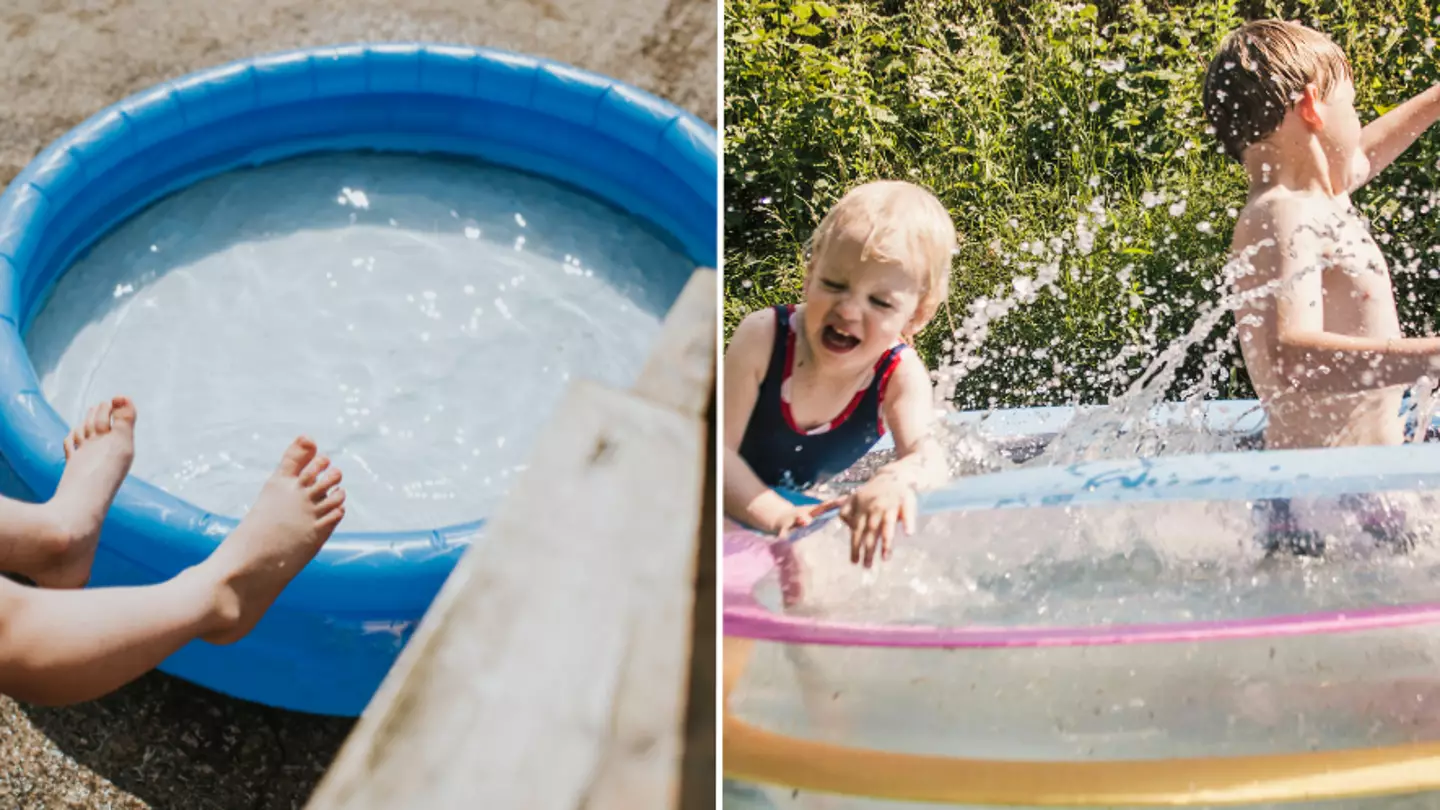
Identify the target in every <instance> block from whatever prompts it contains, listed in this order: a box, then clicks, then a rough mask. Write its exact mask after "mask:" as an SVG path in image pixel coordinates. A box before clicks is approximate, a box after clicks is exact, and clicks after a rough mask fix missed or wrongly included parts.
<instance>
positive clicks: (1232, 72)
mask: <svg viewBox="0 0 1440 810" xmlns="http://www.w3.org/2000/svg"><path fill="white" fill-rule="evenodd" d="M1352 76H1353V73H1352V71H1351V69H1350V60H1348V59H1346V58H1345V52H1344V51H1342V50H1340V46H1338V45H1336V44H1335V43H1334V42H1332V41H1331V40H1330V38H1329V37H1327V36H1325V35H1324V34H1322V33H1320V32H1319V31H1316V30H1314V29H1312V28H1306V27H1305V26H1303V25H1300V24H1299V23H1292V22H1283V21H1281V20H1256V21H1255V22H1249V23H1246V24H1244V25H1242V26H1240V27H1239V28H1237V29H1235V30H1234V31H1231V32H1230V34H1229V35H1228V36H1226V37H1225V40H1224V41H1223V42H1221V43H1220V49H1219V51H1218V52H1217V53H1216V54H1215V58H1214V59H1213V60H1211V62H1210V67H1209V69H1208V70H1206V71H1205V90H1204V101H1203V103H1204V106H1205V117H1206V118H1208V119H1209V120H1210V125H1211V126H1213V127H1214V128H1215V136H1216V137H1217V138H1219V139H1220V144H1221V146H1223V147H1224V148H1225V154H1227V155H1229V156H1230V157H1232V158H1234V159H1235V160H1237V161H1241V162H1243V161H1244V157H1243V156H1244V154H1245V149H1246V148H1247V147H1249V146H1250V145H1251V144H1253V143H1256V142H1257V141H1262V140H1264V139H1265V138H1267V137H1269V136H1270V134H1271V133H1272V132H1274V131H1275V130H1276V129H1279V128H1280V122H1281V121H1283V120H1284V119H1285V114H1286V113H1287V112H1289V111H1290V109H1291V108H1292V107H1294V106H1295V102H1296V101H1298V100H1299V99H1300V96H1301V95H1302V94H1303V93H1304V92H1305V87H1306V85H1309V84H1314V85H1316V86H1317V87H1318V88H1319V91H1320V96H1321V98H1328V97H1329V95H1330V92H1331V91H1332V90H1334V89H1335V86H1336V85H1337V84H1339V83H1340V82H1342V81H1348V80H1352Z"/></svg>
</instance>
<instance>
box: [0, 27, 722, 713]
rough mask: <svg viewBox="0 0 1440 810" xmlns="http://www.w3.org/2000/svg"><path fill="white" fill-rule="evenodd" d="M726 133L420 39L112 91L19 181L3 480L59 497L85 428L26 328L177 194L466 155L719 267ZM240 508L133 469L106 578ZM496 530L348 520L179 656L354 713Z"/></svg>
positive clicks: (186, 561) (4, 350)
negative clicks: (619, 214)
mask: <svg viewBox="0 0 1440 810" xmlns="http://www.w3.org/2000/svg"><path fill="white" fill-rule="evenodd" d="M716 140H717V139H716V134H715V131H714V130H713V129H712V128H711V127H709V126H707V125H706V124H705V123H704V122H702V121H701V120H700V119H698V118H696V117H695V116H693V115H691V114H689V113H687V112H684V111H682V110H680V109H678V108H676V107H674V106H673V105H671V104H669V103H667V102H665V101H663V100H661V99H659V98H656V97H654V96H652V95H649V94H647V93H644V92H642V91H640V90H637V89H635V88H633V87H630V86H627V85H625V84H622V83H620V82H616V81H614V80H612V79H608V78H605V77H603V76H598V75H595V74H593V73H588V72H586V71H583V70H579V69H576V68H574V67H570V66H567V65H562V64H558V63H555V62H550V61H546V60H542V59H536V58H534V57H530V56H524V55H519V54H512V53H505V52H501V51H495V50H488V49H483V48H469V47H454V46H442V45H423V44H386V45H352V46H342V47H332V48H319V49H314V50H304V51H293V52H288V53H281V54H275V55H271V56H263V57H258V58H255V59H249V60H244V61H240V62H234V63H231V64H228V65H224V66H221V67H217V68H214V69H211V70H206V71H202V72H200V73H197V74H194V75H191V76H186V77H184V78H180V79H176V80H174V81H170V82H166V83H164V84H161V85H159V86H157V87H155V88H152V89H150V90H148V91H146V92H143V93H141V94H139V95H136V96H133V97H131V98H128V99H125V100H124V101H121V102H120V103H118V104H115V105H114V106H111V107H109V108H106V109H105V110H102V111H101V112H99V113H97V114H96V115H95V116H93V117H91V118H90V119H89V120H87V121H85V122H84V123H82V124H81V125H80V126H78V127H76V128H75V129H74V130H72V131H70V132H69V133H67V134H66V135H65V136H64V137H62V138H61V139H60V140H59V141H57V142H55V143H54V144H52V145H51V146H50V147H49V148H47V149H46V150H45V151H44V152H42V153H41V154H40V156H39V157H37V158H36V159H35V160H34V161H33V162H32V163H31V164H30V165H29V166H27V167H26V168H25V170H24V171H23V172H21V173H20V175H19V176H18V177H17V178H15V181H14V182H13V183H12V184H11V185H10V187H9V188H8V189H7V190H6V192H5V194H4V196H0V462H3V463H0V491H4V492H6V494H9V495H12V496H17V497H24V498H27V499H32V500H45V499H48V498H49V497H50V496H51V495H52V494H53V493H54V491H55V487H56V485H57V484H58V483H59V480H60V473H61V471H62V469H63V467H64V450H63V447H62V442H63V440H64V437H65V435H66V433H67V432H68V428H67V426H66V424H65V422H64V420H62V419H61V418H60V416H59V415H58V414H57V413H56V412H55V410H54V409H53V408H52V407H51V405H50V404H49V403H48V402H47V401H46V400H45V397H44V395H43V394H42V393H41V390H40V384H39V381H38V380H37V378H36V373H35V368H34V366H33V365H32V364H31V362H30V357H29V354H28V352H27V351H26V349H25V345H24V343H23V341H22V339H21V335H22V334H23V333H24V331H25V329H26V328H27V326H28V325H29V323H30V321H31V319H32V318H33V317H34V316H35V314H36V313H37V312H38V311H39V309H40V307H41V306H42V304H43V303H44V301H45V299H46V297H47V295H48V294H49V291H50V290H51V289H52V287H53V285H54V284H55V282H56V280H57V278H58V277H59V276H60V275H61V273H63V272H64V270H65V269H66V268H67V267H68V266H69V265H70V264H71V263H72V262H73V261H74V260H75V259H76V258H77V257H78V256H79V255H80V254H81V253H82V252H83V251H85V250H86V249H87V248H88V247H90V246H91V245H93V244H94V243H95V242H96V241H97V240H98V239H99V238H101V237H102V236H104V235H105V234H106V233H107V232H108V231H110V230H111V229H113V228H114V227H115V226H116V225H118V224H120V223H121V222H123V221H125V220H126V219H127V218H129V217H131V216H132V215H134V214H135V213H136V212H138V211H139V210H141V209H142V208H144V207H146V206H147V205H150V204H151V203H153V202H155V201H156V200H158V199H159V198H161V197H163V196H165V195H166V194H169V193H171V192H174V191H176V190H178V189H181V188H184V187H186V186H189V185H192V184H194V183H196V182H197V181H199V180H202V179H204V178H207V177H211V176H214V175H216V174H220V173H222V172H225V171H228V170H231V169H235V168H239V167H246V166H256V165H260V164H265V163H270V162H273V161H276V160H281V159H284V158H289V157H292V156H296V155H300V154H307V153H315V152H326V151H341V150H344V151H350V150H377V151H389V152H406V153H440V154H447V155H458V156H463V157H470V158H476V159H480V160H484V161H487V162H490V163H494V164H499V165H503V166H507V167H511V168H514V169H518V170H522V171H527V172H532V173H535V174H539V175H543V176H546V177H549V178H551V179H554V180H558V181H561V182H565V183H568V184H570V185H572V186H575V187H578V188H579V189H581V190H583V191H585V192H588V193H589V194H591V195H593V196H595V197H598V198H600V199H602V200H605V201H607V202H609V203H611V204H613V205H615V206H617V207H619V208H621V209H623V210H625V211H627V212H628V213H630V214H631V215H633V216H635V217H637V218H638V219H640V220H643V221H647V222H649V223H650V224H652V225H654V226H656V227H657V228H659V229H660V230H663V231H664V232H666V233H668V234H669V235H670V236H671V237H672V238H673V239H674V240H675V241H676V242H677V243H678V244H679V245H680V246H682V247H683V249H684V251H685V252H686V254H687V255H688V257H689V258H690V259H691V260H692V261H694V263H695V264H696V265H704V266H710V267H714V266H715V263H716V258H717V256H716V254H717V249H718V246H717V239H716V222H717V213H718V194H717V188H716V186H717V178H718V166H717V160H716ZM683 283H684V281H683V279H677V280H676V283H675V284H674V285H673V287H674V289H675V290H677V291H678V290H679V289H680V287H681V286H683ZM115 393H117V394H118V393H123V392H115ZM154 429H157V430H159V429H163V427H156V428H154ZM7 467H8V468H7ZM236 522H237V521H236V520H235V519H234V518H232V517H228V516H221V515H214V514H210V513H207V512H205V511H204V510H202V509H199V508H197V507H195V506H193V505H191V504H189V503H186V502H185V501H183V500H180V499H179V498H175V497H172V496H170V495H168V494H166V493H165V492H163V491H162V490H160V489H159V488H158V487H155V486H152V485H150V484H148V483H146V482H144V481H141V480H139V479H136V478H134V477H131V478H129V479H127V480H126V482H125V484H124V485H123V486H122V487H121V489H120V492H119V494H118V496H117V497H116V499H115V504H114V507H113V508H112V509H111V511H110V515H109V517H108V518H107V519H106V522H105V528H104V531H103V534H102V536H101V543H100V549H99V552H98V554H97V556H96V560H95V568H94V574H93V577H92V579H91V584H92V586H107V585H139V584H148V583H154V582H160V581H163V580H167V579H169V578H171V577H173V576H174V575H175V574H177V573H178V572H180V571H181V570H183V569H184V568H186V567H189V566H191V565H194V564H196V563H198V562H200V561H201V560H203V559H204V558H205V557H207V556H208V555H209V554H210V552H211V551H212V550H213V549H214V548H215V546H216V544H217V543H218V542H219V541H220V540H221V539H222V538H223V537H224V536H225V535H226V534H227V533H228V532H230V530H231V529H233V528H234V527H235V525H236ZM482 533H483V526H482V522H481V521H476V522H472V523H467V524H463V525H458V526H448V527H444V528H439V529H433V530H430V529H427V530H420V531H405V532H389V533H351V532H341V533H339V534H337V535H335V537H333V538H332V539H331V540H330V542H329V543H328V544H327V545H326V546H325V548H324V549H322V550H321V552H320V554H319V556H318V557H317V558H316V559H315V560H314V562H312V563H311V564H310V565H309V566H308V567H307V568H306V569H305V570H304V571H303V572H301V574H300V575H299V576H298V577H297V578H296V579H295V581H294V582H293V583H292V584H291V585H290V587H289V588H287V589H286V591H285V592H284V593H283V594H282V595H281V596H280V599H279V600H278V601H277V602H276V603H275V605H274V607H273V608H272V609H271V610H270V612H269V613H268V614H267V615H266V616H265V618H264V619H263V620H261V622H260V624H259V625H258V626H257V627H256V628H255V631H254V632H253V633H251V634H250V635H249V636H247V637H246V638H245V639H243V640H241V641H240V642H238V643H236V644H234V645H230V646H225V647H219V646H213V645H210V644H206V643H204V642H198V641H197V642H193V643H191V644H189V645H187V646H186V647H184V648H183V649H181V650H180V651H179V652H177V653H176V654H175V655H174V656H172V657H171V658H169V659H167V660H166V661H165V662H164V664H162V665H161V667H160V668H161V669H162V670H164V671H165V672H168V673H171V674H173V675H177V676H179V677H182V678H185V679H186V680H190V681H193V682H195V683H198V684H201V685H204V686H206V687H209V688H211V689H214V690H217V691H220V692H223V693H226V694H230V695H233V696H236V697H240V698H244V699H247V700H252V701H257V702H260V703H265V704H268V705H272V706H278V707H282V708H287V709H295V710H301V711H308V712H314V713H319V714H332V715H343V716H354V715H357V714H359V713H360V711H361V710H362V709H363V708H364V707H365V704H366V703H367V702H368V701H369V699H370V697H371V695H373V694H374V692H375V689H376V688H377V687H378V686H379V684H380V681H381V680H382V678H383V677H384V676H385V673H386V672H387V671H388V670H389V669H390V666H391V664H392V663H393V662H394V660H395V658H396V656H397V655H398V654H399V652H400V650H401V648H402V647H403V646H404V644H405V642H406V641H407V640H408V638H409V636H410V634H411V632H412V631H413V629H414V626H415V623H416V622H417V621H418V620H419V619H420V617H421V616H422V615H423V614H424V612H425V610H426V608H427V607H428V606H429V605H430V602H431V600H432V599H433V598H434V596H435V594H436V592H437V591H438V590H439V588H440V586H441V584H442V583H443V582H444V581H445V579H446V577H447V576H448V575H449V574H450V571H451V569H452V568H453V567H454V565H455V563H456V561H457V560H458V559H459V557H460V555H461V554H462V553H463V552H464V550H465V549H466V548H467V547H468V546H469V545H470V544H472V543H474V542H476V541H477V540H479V539H480V538H481V536H482Z"/></svg>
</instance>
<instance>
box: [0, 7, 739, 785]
mask: <svg viewBox="0 0 1440 810" xmlns="http://www.w3.org/2000/svg"><path fill="white" fill-rule="evenodd" d="M716 17H717V10H716V4H715V2H714V0H668V2H667V0H588V2H587V1H586V0H582V2H580V3H560V2H558V0H557V1H553V2H552V0H522V1H521V2H506V1H504V0H248V2H246V3H235V2H215V1H214V0H5V1H4V2H3V3H0V184H3V183H8V182H9V181H10V180H11V179H12V178H13V177H14V176H15V175H16V174H17V173H18V172H19V171H20V170H21V169H22V168H23V167H24V166H25V164H26V163H28V162H29V161H30V160H31V159H32V158H33V157H34V156H35V155H36V154H37V153H38V152H39V151H40V150H41V149H42V148H44V147H45V145H47V144H48V143H50V142H51V141H53V140H54V139H55V138H58V137H59V136H60V135H62V134H63V133H64V132H65V131H66V130H68V129H69V128H71V127H73V126H74V125H75V124H77V123H79V122H80V121H82V120H83V119H85V118H86V117H88V116H89V115H91V114H92V113H94V112H96V111H98V110H99V109H101V108H102V107H105V106H107V105H109V104H111V103H113V102H115V101H118V100H120V99H121V98H123V97H125V96H127V95H129V94H131V93H134V92H136V91H139V90H143V89H145V88H146V87H149V86H150V85H153V84H155V83H156V82H160V81H164V80H166V79H170V78H174V77H176V76H180V75H183V74H185V73H188V72H191V71H193V70H197V69H200V68H203V67H207V66H211V65H216V64H219V63H222V62H225V61H229V60H231V59H237V58H242V57H245V56H251V55H255V54H260V53H266V52H270V51H277V50H284V49H289V48H295V47H305V46H315V45H333V44H340V43H346V42H375V41H412V40H423V41H433V42H447V43H462V44H470V45H485V46H491V47H498V48H504V49H508V50H514V51H521V52H526V53H532V54H536V55H539V56H546V57H550V58H553V59H558V60H560V61H563V62H568V63H570V64H574V65H577V66H579V67H583V68H586V69H589V70H594V71H597V72H599V73H603V74H605V75H608V76H613V77H615V78H617V79H620V80H622V81H626V82H630V83H632V84H634V85H636V86H638V87H641V88H644V89H646V90H649V91H650V92H653V93H656V94H657V95H660V96H663V97H665V98H668V99H670V100H671V101H673V102H675V103H676V104H678V105H680V106H682V107H684V108H686V109H688V110H690V111H691V112H694V113H695V114H696V115H698V116H700V117H701V118H702V119H704V120H705V121H707V122H708V123H710V124H711V125H712V126H714V125H715V123H716V120H717V109H716V108H717V94H718V93H717V91H718V88H717V86H716V63H717V58H718V48H717V42H716V33H717V32H716ZM712 661H713V659H712ZM351 725H352V721H350V720H346V719H337V718H323V717H313V716H308V715H302V714H295V713H291V712H284V711H279V710H274V709H269V708H266V707H263V706H258V705H255V704H250V703H245V702H242V701H236V700H231V699H228V698H225V697H222V696H220V695H217V694H214V693H211V692H209V691H207V690H204V689H201V688H198V687H195V686H192V685H190V684H188V683H185V682H183V681H179V680H177V679H174V678H170V677H168V676H166V675H162V674H159V673H154V674H151V675H148V676H146V677H144V678H142V679H140V680H139V681H137V682H135V683H133V684H131V685H130V686H128V687H126V688H124V689H122V690H120V691H119V692H118V693H116V694H113V695H111V696H109V697H107V698H105V699H103V700H99V701H95V702H92V703H89V704H85V705H82V706H77V707H71V708H64V709H47V708H40V707H35V706H29V705H25V704H19V703H16V702H13V701H10V700H8V699H5V698H3V697H0V810H12V808H13V810H29V809H30V808H37V809H38V808H46V809H47V810H48V808H96V810H100V809H101V808H104V809H106V810H111V809H113V810H122V809H123V810H131V809H132V808H146V807H149V808H178V809H179V810H212V809H217V808H224V809H225V810H229V808H246V809H247V810H271V808H299V807H303V806H304V804H305V801H306V799H307V797H308V796H309V794H310V792H311V790H313V788H314V786H315V784H316V783H317V782H318V780H319V777H320V775H321V774H322V773H323V772H324V770H325V768H326V767H327V766H328V764H329V762H330V760H331V759H332V758H333V757H334V755H335V753H336V751H338V749H339V747H340V745H341V743H342V742H343V741H344V739H345V735H346V734H347V733H348V731H349V729H350V727H351Z"/></svg>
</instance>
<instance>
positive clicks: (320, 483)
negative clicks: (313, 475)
mask: <svg viewBox="0 0 1440 810" xmlns="http://www.w3.org/2000/svg"><path fill="white" fill-rule="evenodd" d="M341 477H342V476H341V474H340V471H339V470H338V469H332V470H327V471H326V472H325V474H324V475H321V476H320V477H319V478H318V479H317V480H316V481H315V483H314V484H312V485H311V486H310V500H312V501H314V502H315V503H319V502H320V501H322V500H324V499H325V496H326V495H327V494H329V492H330V490H331V488H333V487H334V486H335V485H336V484H338V483H340V479H341Z"/></svg>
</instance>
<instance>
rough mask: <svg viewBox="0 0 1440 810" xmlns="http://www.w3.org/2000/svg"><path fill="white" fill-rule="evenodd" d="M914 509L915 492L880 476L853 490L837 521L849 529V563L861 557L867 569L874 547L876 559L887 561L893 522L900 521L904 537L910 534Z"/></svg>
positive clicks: (893, 480)
mask: <svg viewBox="0 0 1440 810" xmlns="http://www.w3.org/2000/svg"><path fill="white" fill-rule="evenodd" d="M915 509H916V506H915V490H914V489H912V488H911V487H908V486H906V485H905V484H903V483H901V482H900V481H897V480H895V479H894V478H891V477H889V476H886V475H884V474H881V475H878V476H876V477H875V478H872V479H870V481H869V482H867V483H866V484H865V485H864V486H862V487H860V488H859V489H857V490H855V492H854V493H852V494H851V496H850V500H849V502H848V503H846V504H845V506H844V508H842V509H841V510H840V519H841V520H843V521H845V525H847V526H849V527H850V562H852V563H859V562H860V561H861V558H862V557H863V558H864V561H865V567H866V568H869V567H870V566H871V565H873V564H874V562H875V548H876V546H877V545H878V546H879V547H880V558H881V559H883V560H888V559H890V549H891V546H892V544H893V543H894V540H895V523H896V521H900V522H901V523H903V524H904V525H905V532H906V534H914V533H915Z"/></svg>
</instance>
